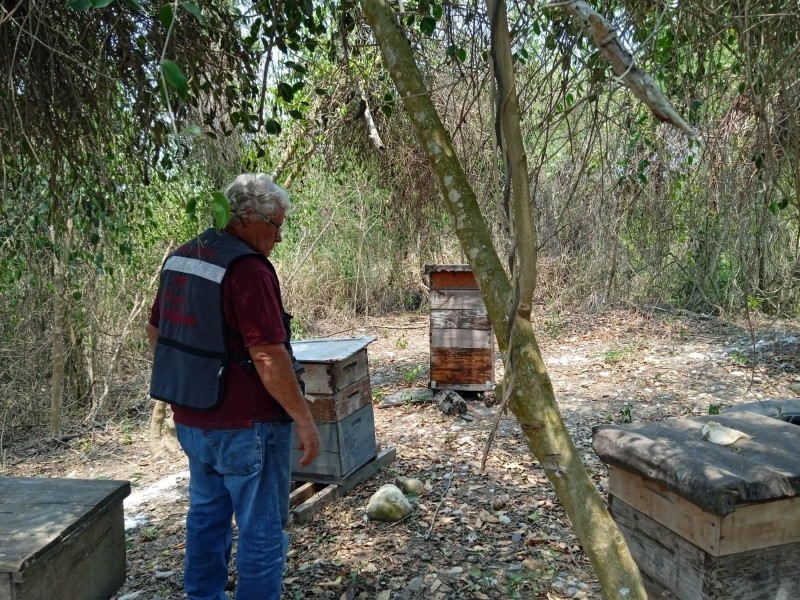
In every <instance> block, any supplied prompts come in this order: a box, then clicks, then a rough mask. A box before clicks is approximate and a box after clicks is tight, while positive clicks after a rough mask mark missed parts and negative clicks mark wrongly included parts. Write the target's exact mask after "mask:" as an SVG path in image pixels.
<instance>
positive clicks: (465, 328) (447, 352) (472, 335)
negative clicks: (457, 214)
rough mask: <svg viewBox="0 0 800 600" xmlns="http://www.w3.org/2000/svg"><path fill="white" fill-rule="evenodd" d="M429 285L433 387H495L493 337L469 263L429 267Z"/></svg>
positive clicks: (431, 380)
mask: <svg viewBox="0 0 800 600" xmlns="http://www.w3.org/2000/svg"><path fill="white" fill-rule="evenodd" d="M425 273H426V274H427V275H428V279H429V283H430V286H429V287H430V298H429V300H430V311H431V314H430V361H431V363H430V387H431V389H434V390H462V391H487V390H491V389H492V388H493V387H494V333H493V332H492V326H491V323H490V322H489V315H488V313H487V311H486V306H485V305H484V303H483V298H482V297H481V291H480V289H479V288H478V283H477V281H475V276H474V275H473V274H472V270H471V269H470V267H469V265H427V266H426V267H425Z"/></svg>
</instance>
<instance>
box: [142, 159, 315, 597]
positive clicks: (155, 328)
mask: <svg viewBox="0 0 800 600" xmlns="http://www.w3.org/2000/svg"><path fill="white" fill-rule="evenodd" d="M225 196H226V198H227V199H228V202H229V203H230V207H231V222H230V224H229V225H228V226H227V227H226V228H225V230H224V231H222V232H219V233H218V232H217V231H216V230H215V229H213V228H211V229H208V230H206V231H205V232H204V233H202V234H201V235H200V236H198V237H197V238H195V239H193V240H191V241H189V242H187V243H186V244H184V245H183V246H181V247H180V248H178V249H177V250H176V251H175V252H174V253H173V254H172V255H171V256H170V257H169V258H168V259H167V260H166V262H165V263H164V266H163V268H162V272H161V283H160V286H159V290H158V295H157V296H156V299H155V302H154V304H153V308H152V310H151V316H150V323H149V325H148V327H147V334H148V339H149V340H150V345H151V347H152V348H153V349H154V357H153V373H152V378H151V382H150V394H151V396H152V397H153V398H156V399H159V400H165V401H167V402H169V403H171V404H172V408H173V413H174V418H175V423H176V425H177V429H178V439H179V441H180V443H181V446H182V447H183V450H184V451H185V452H186V455H187V456H188V458H189V512H188V515H187V517H186V565H185V574H184V581H185V585H186V591H187V593H188V596H189V599H190V600H201V599H202V600H205V599H208V600H222V599H224V598H226V596H225V591H224V589H225V585H226V583H227V579H228V561H229V559H230V556H231V549H232V542H233V528H232V525H231V517H232V516H233V515H235V516H236V523H237V525H238V528H239V542H238V550H237V557H236V567H237V571H238V582H237V586H236V598H237V599H238V600H248V599H251V598H253V599H255V598H258V599H274V600H278V599H279V598H280V593H281V581H282V574H283V568H284V565H285V561H286V548H287V543H288V537H287V535H286V533H285V532H284V528H285V526H286V522H287V520H288V517H289V491H290V490H289V484H290V453H291V442H292V440H291V421H292V420H293V421H294V422H295V425H296V431H297V438H298V440H299V444H300V449H301V450H303V451H304V453H303V456H302V458H301V459H300V464H301V465H303V466H306V465H308V464H310V463H311V462H312V461H313V460H314V458H315V457H316V456H317V454H318V453H319V443H320V442H319V432H318V431H317V427H316V425H315V424H314V420H313V418H312V417H311V413H310V411H309V408H308V405H307V404H306V400H305V399H304V397H303V395H302V392H301V390H300V386H299V385H298V380H299V376H296V370H295V368H294V367H293V355H292V354H291V346H290V344H289V337H290V333H289V323H290V319H291V316H290V315H288V314H287V313H285V312H284V310H283V303H282V301H281V293H280V287H279V285H278V278H277V275H276V273H275V269H274V268H273V266H272V264H271V263H270V262H269V260H268V257H269V254H270V252H272V248H273V247H274V246H275V244H276V243H278V242H279V241H281V227H282V226H283V222H284V219H285V218H286V212H287V210H288V209H289V208H290V204H289V199H288V196H287V194H286V192H285V191H284V190H283V189H281V188H280V187H278V186H277V185H276V184H275V183H273V182H272V180H270V178H269V177H267V176H266V175H263V174H257V175H256V174H245V175H240V176H238V177H237V178H236V179H235V180H234V181H233V183H231V184H230V185H229V186H228V188H227V189H226V191H225ZM294 365H296V363H294Z"/></svg>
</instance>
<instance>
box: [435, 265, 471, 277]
mask: <svg viewBox="0 0 800 600" xmlns="http://www.w3.org/2000/svg"><path fill="white" fill-rule="evenodd" d="M471 270H472V267H470V266H469V265H425V274H426V275H430V274H431V273H438V272H440V271H471Z"/></svg>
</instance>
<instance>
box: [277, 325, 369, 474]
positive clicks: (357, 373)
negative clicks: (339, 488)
mask: <svg viewBox="0 0 800 600" xmlns="http://www.w3.org/2000/svg"><path fill="white" fill-rule="evenodd" d="M374 340H375V338H374V337H358V338H331V339H320V340H307V341H297V342H292V349H293V350H294V354H295V357H296V358H297V360H298V361H299V362H300V363H301V364H302V365H303V367H304V368H305V373H304V375H303V380H304V381H305V385H306V398H308V400H309V406H310V408H311V414H312V416H313V417H314V421H315V422H316V423H317V427H318V428H319V432H320V442H321V445H320V448H321V450H320V454H319V456H318V457H317V459H316V460H315V461H314V462H313V463H312V464H311V465H309V466H308V467H301V466H300V464H299V460H300V456H301V455H302V454H301V453H300V452H299V451H297V450H296V445H297V444H295V448H294V449H293V450H292V478H293V479H294V480H295V481H316V482H320V483H342V482H343V481H344V480H345V479H346V477H347V476H348V475H350V474H351V473H353V472H354V471H355V470H357V469H358V468H359V467H361V466H363V465H364V464H365V463H367V462H369V461H370V460H371V459H372V458H374V457H375V455H376V453H377V446H376V442H375V415H374V413H373V409H372V389H371V387H370V380H369V365H368V360H367V346H368V345H369V343H370V342H372V341H374Z"/></svg>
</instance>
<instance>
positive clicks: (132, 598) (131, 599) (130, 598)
mask: <svg viewBox="0 0 800 600" xmlns="http://www.w3.org/2000/svg"><path fill="white" fill-rule="evenodd" d="M142 594H144V592H142V591H138V592H131V593H130V594H125V595H124V596H120V597H119V598H118V599H117V600H136V598H141V596H142Z"/></svg>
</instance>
